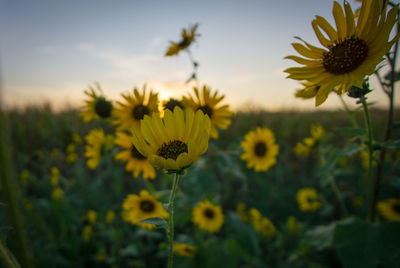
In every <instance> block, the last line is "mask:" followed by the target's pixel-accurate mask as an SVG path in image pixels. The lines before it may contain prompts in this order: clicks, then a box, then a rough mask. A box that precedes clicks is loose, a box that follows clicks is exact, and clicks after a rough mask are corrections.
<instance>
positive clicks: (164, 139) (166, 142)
mask: <svg viewBox="0 0 400 268" xmlns="http://www.w3.org/2000/svg"><path fill="white" fill-rule="evenodd" d="M140 126H141V127H140V132H139V131H132V135H133V138H132V142H133V144H134V146H135V147H136V148H137V149H138V151H139V152H140V153H141V154H142V155H144V156H146V157H147V158H148V159H149V161H150V163H151V164H152V165H154V166H157V167H159V168H162V169H165V170H167V171H170V172H178V171H181V170H183V169H185V168H187V167H188V166H190V165H191V164H192V163H193V161H195V160H196V159H197V158H198V157H199V156H200V155H202V154H204V153H205V152H206V151H207V148H208V139H209V133H210V126H211V124H210V119H209V118H208V116H206V115H204V114H203V113H202V112H201V111H197V112H196V114H195V113H194V112H193V111H192V110H191V109H186V110H185V111H182V109H181V108H179V107H175V109H174V112H171V111H170V110H166V111H165V114H164V118H163V119H161V118H160V115H159V114H155V113H154V114H153V116H152V117H150V116H145V117H144V119H143V120H142V121H141V123H140Z"/></svg>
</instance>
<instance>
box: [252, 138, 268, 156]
mask: <svg viewBox="0 0 400 268" xmlns="http://www.w3.org/2000/svg"><path fill="white" fill-rule="evenodd" d="M254 152H255V154H256V155H257V156H259V157H262V156H264V155H265V154H266V152H267V146H266V145H265V143H264V142H262V141H259V142H257V143H256V145H255V146H254Z"/></svg>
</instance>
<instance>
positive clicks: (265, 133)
mask: <svg viewBox="0 0 400 268" xmlns="http://www.w3.org/2000/svg"><path fill="white" fill-rule="evenodd" d="M240 145H241V146H242V148H243V150H244V153H243V154H242V155H241V156H240V158H241V159H243V160H246V161H247V168H254V170H255V171H256V172H260V171H266V170H268V169H269V168H270V167H271V166H273V165H274V164H275V163H276V156H277V154H278V151H279V145H277V144H276V143H275V136H274V133H272V131H271V130H270V129H268V128H266V127H262V128H261V127H257V129H256V130H252V131H250V132H249V133H247V134H246V136H245V137H244V141H242V142H241V143H240Z"/></svg>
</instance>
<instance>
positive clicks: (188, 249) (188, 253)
mask: <svg viewBox="0 0 400 268" xmlns="http://www.w3.org/2000/svg"><path fill="white" fill-rule="evenodd" d="M196 250H197V249H196V247H193V246H191V245H188V244H185V243H178V242H175V243H174V251H175V252H176V254H178V255H180V256H185V257H193V256H194V254H195V253H196Z"/></svg>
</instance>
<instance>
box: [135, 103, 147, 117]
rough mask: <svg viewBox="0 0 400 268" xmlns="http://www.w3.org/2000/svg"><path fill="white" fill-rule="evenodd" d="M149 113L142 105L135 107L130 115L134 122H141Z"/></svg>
mask: <svg viewBox="0 0 400 268" xmlns="http://www.w3.org/2000/svg"><path fill="white" fill-rule="evenodd" d="M149 113H150V111H149V108H148V107H147V106H144V105H142V104H139V105H138V106H136V107H135V108H134V109H133V111H132V115H133V117H134V118H135V119H136V120H142V119H143V118H144V116H145V115H146V114H149Z"/></svg>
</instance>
